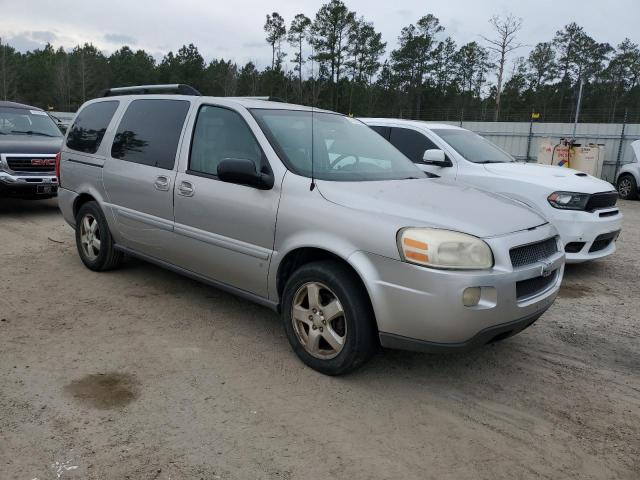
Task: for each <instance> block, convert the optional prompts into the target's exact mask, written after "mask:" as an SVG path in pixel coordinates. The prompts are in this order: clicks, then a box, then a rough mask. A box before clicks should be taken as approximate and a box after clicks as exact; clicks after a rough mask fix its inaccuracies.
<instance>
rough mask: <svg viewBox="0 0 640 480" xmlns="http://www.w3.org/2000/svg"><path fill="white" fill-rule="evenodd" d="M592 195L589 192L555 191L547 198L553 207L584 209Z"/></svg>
mask: <svg viewBox="0 0 640 480" xmlns="http://www.w3.org/2000/svg"><path fill="white" fill-rule="evenodd" d="M590 196H591V195H589V194H588V193H575V192H553V193H552V194H551V195H549V196H548V197H547V200H548V201H549V203H550V204H551V206H552V207H553V208H562V209H564V210H584V209H585V208H586V207H587V202H588V201H589V197H590Z"/></svg>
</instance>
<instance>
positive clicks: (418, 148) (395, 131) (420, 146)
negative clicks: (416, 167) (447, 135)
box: [390, 127, 438, 162]
mask: <svg viewBox="0 0 640 480" xmlns="http://www.w3.org/2000/svg"><path fill="white" fill-rule="evenodd" d="M390 141H391V143H392V144H393V146H394V147H396V148H397V149H398V150H400V151H401V152H402V153H404V155H405V156H406V157H407V158H409V160H411V161H412V162H422V157H423V156H424V152H425V151H426V150H432V149H438V147H437V146H436V144H435V143H433V142H432V141H431V140H429V139H428V138H427V137H425V136H424V135H423V134H422V133H420V132H416V131H415V130H409V129H408V128H395V127H394V128H392V129H391V137H390Z"/></svg>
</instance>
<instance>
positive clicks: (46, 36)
mask: <svg viewBox="0 0 640 480" xmlns="http://www.w3.org/2000/svg"><path fill="white" fill-rule="evenodd" d="M29 33H30V35H31V38H33V39H34V40H39V41H42V42H49V43H53V42H55V41H56V40H57V39H58V35H56V34H55V33H53V32H48V31H45V30H37V31H35V32H29Z"/></svg>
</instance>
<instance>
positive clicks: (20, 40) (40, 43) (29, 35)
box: [4, 31, 58, 53]
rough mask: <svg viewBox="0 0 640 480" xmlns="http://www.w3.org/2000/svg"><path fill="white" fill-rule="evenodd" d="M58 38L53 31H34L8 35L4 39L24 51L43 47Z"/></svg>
mask: <svg viewBox="0 0 640 480" xmlns="http://www.w3.org/2000/svg"><path fill="white" fill-rule="evenodd" d="M57 38H58V36H57V35H56V34H55V33H53V32H47V31H34V32H20V33H16V34H13V35H7V36H6V38H5V40H4V41H5V43H7V44H8V45H11V46H12V47H13V48H15V49H16V50H18V51H19V52H23V53H24V52H27V51H29V50H36V49H39V48H42V47H44V46H45V45H46V44H47V43H53V42H54V41H55V40H56V39H57Z"/></svg>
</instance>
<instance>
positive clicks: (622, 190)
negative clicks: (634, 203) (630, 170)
mask: <svg viewBox="0 0 640 480" xmlns="http://www.w3.org/2000/svg"><path fill="white" fill-rule="evenodd" d="M617 188H618V195H620V198H622V199H623V200H635V199H637V198H638V184H637V183H636V179H635V177H634V176H633V175H629V174H626V175H622V176H621V177H620V178H619V179H618V185H617Z"/></svg>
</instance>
